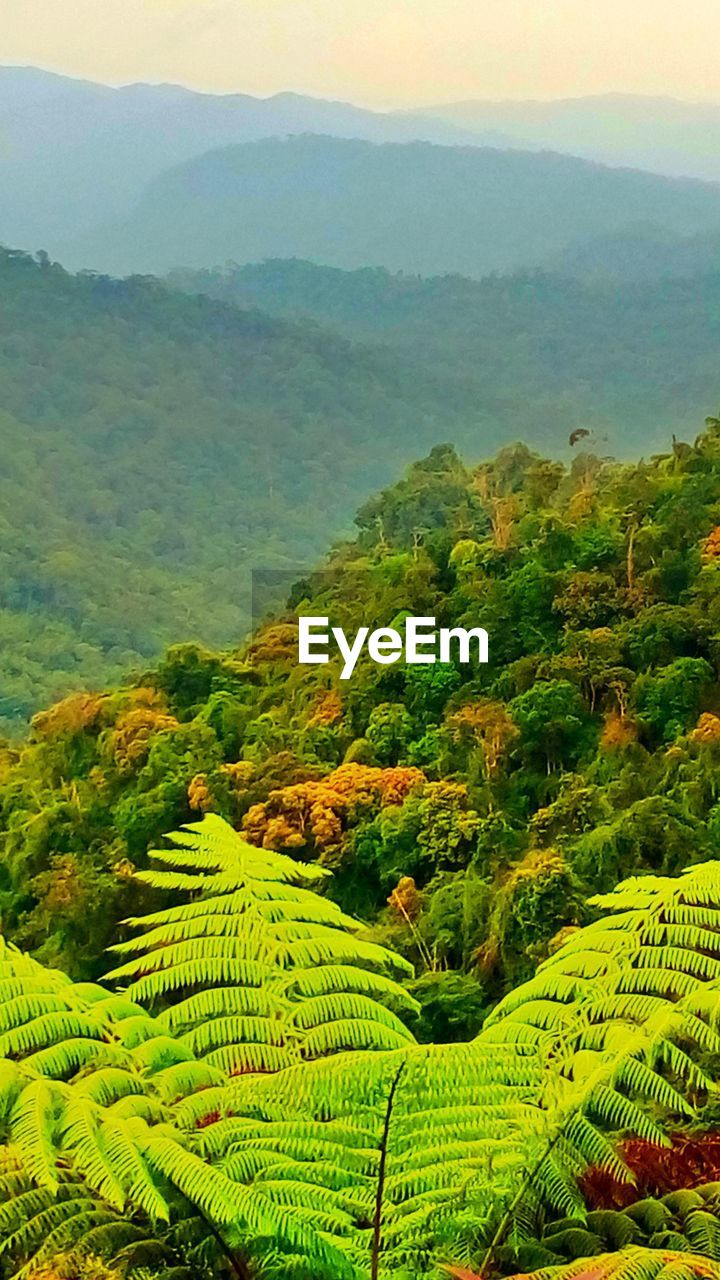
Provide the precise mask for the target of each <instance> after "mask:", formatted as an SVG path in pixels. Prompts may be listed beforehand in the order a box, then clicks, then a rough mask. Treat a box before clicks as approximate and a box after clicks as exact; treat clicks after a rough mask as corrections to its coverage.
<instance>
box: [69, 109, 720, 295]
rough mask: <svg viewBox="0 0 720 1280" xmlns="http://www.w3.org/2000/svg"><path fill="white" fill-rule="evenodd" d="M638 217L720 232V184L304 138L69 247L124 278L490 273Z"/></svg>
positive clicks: (570, 160) (227, 157)
mask: <svg viewBox="0 0 720 1280" xmlns="http://www.w3.org/2000/svg"><path fill="white" fill-rule="evenodd" d="M636 223H653V224H654V225H656V226H658V227H661V228H663V229H665V230H666V231H670V232H677V233H679V234H682V235H692V234H694V233H698V232H704V231H705V232H712V231H714V232H717V229H718V226H720V188H719V187H718V186H717V185H716V184H715V183H702V182H697V181H689V180H688V181H683V180H681V179H676V178H666V177H663V176H662V175H659V174H654V173H643V172H640V171H636V170H632V169H613V168H608V167H605V166H602V165H599V164H592V163H590V162H589V161H586V160H580V159H578V158H577V157H575V156H568V155H558V154H555V153H553V152H550V151H546V152H533V151H515V150H509V151H504V150H500V149H498V148H493V147H482V146H469V147H468V146H465V147H459V146H457V147H456V146H450V147H448V146H433V145H431V144H429V143H425V142H410V143H404V144H396V143H385V144H383V145H382V146H377V145H374V144H372V143H370V142H365V141H360V140H358V139H345V138H331V137H325V136H322V135H310V134H308V135H307V136H302V137H291V138H287V139H282V138H264V139H261V140H259V141H257V142H248V143H244V144H242V145H241V146H231V147H222V148H218V149H217V150H212V151H208V152H207V153H206V154H205V155H202V156H199V157H198V158H196V159H193V160H189V161H187V162H186V163H185V164H182V165H177V166H176V167H174V168H171V169H168V170H167V171H166V172H165V173H163V174H161V175H160V176H159V177H158V178H156V179H154V181H152V182H151V183H149V184H148V186H147V188H146V189H145V192H144V194H143V197H142V199H141V200H139V201H138V203H137V206H136V208H135V209H134V210H133V212H132V214H131V215H130V216H129V217H128V218H127V219H126V220H125V221H124V222H122V223H121V224H119V225H117V226H110V227H104V228H100V229H99V230H98V231H97V232H95V233H92V232H90V233H87V234H84V235H82V236H81V237H78V239H77V240H76V242H75V243H74V244H68V245H67V246H64V245H63V246H61V256H63V257H69V258H70V260H71V261H72V262H73V263H81V264H82V265H83V266H87V267H93V268H96V269H99V270H103V271H114V272H128V271H152V272H156V273H157V272H159V271H168V270H171V269H172V268H173V267H206V266H207V265H208V264H209V263H213V262H225V261H226V260H227V259H228V258H231V259H234V260H235V261H237V262H255V261H258V260H261V259H262V258H266V257H274V258H278V257H283V258H289V257H302V258H311V259H313V260H314V261H316V262H319V263H325V264H327V265H329V266H335V267H345V268H355V267H364V266H368V265H369V266H382V267H386V268H388V269H389V270H391V271H408V272H420V273H421V274H423V275H430V274H439V273H444V272H459V273H461V274H462V275H466V276H471V277H475V278H481V277H483V276H485V275H487V274H488V273H489V272H491V271H511V270H517V269H519V268H533V267H538V266H541V265H545V264H547V263H548V262H549V261H551V260H553V259H554V258H556V257H557V255H558V254H561V253H562V252H563V251H564V250H565V249H567V248H569V247H570V246H571V245H573V244H574V243H575V242H576V241H577V240H583V239H587V238H592V237H595V236H599V235H604V234H607V233H608V232H612V231H618V230H621V229H622V228H625V227H629V226H632V225H633V224H636ZM54 251H55V252H57V250H54Z"/></svg>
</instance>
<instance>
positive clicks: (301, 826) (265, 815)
mask: <svg viewBox="0 0 720 1280" xmlns="http://www.w3.org/2000/svg"><path fill="white" fill-rule="evenodd" d="M424 781H425V776H424V774H423V773H421V771H420V770H419V769H401V768H395V769H375V768H371V767H370V766H369V765H363V764H343V765H340V767H339V768H338V769H335V770H334V771H333V772H332V773H329V774H328V775H327V777H325V778H319V779H310V780H308V781H306V782H298V783H296V784H295V785H293V786H289V787H283V788H281V789H279V790H275V791H271V792H270V796H269V798H268V799H267V800H266V801H265V802H264V803H263V804H255V805H253V806H252V808H250V809H249V810H248V812H247V814H246V815H245V819H244V822H243V828H244V831H245V835H246V836H247V838H248V840H250V841H251V842H252V843H253V844H258V845H262V847H263V848H264V849H277V850H281V849H303V848H311V849H313V850H314V851H315V852H317V853H318V854H319V855H320V858H321V860H329V859H333V860H336V859H337V858H338V857H339V856H340V855H341V853H342V847H343V837H344V834H345V832H346V830H347V828H348V827H349V826H351V825H352V824H353V822H354V821H355V819H356V818H357V816H358V814H359V813H360V812H363V811H365V812H366V811H368V810H370V811H373V810H377V809H381V808H384V807H386V806H387V805H395V804H402V802H403V800H404V799H405V798H406V796H407V795H408V794H409V793H410V791H412V789H413V787H416V786H418V785H419V784H422V783H423V782H424Z"/></svg>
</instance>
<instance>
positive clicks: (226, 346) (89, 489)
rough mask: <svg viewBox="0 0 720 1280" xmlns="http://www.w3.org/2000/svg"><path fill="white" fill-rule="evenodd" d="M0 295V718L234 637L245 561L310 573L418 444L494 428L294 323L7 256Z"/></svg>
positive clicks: (433, 388)
mask: <svg viewBox="0 0 720 1280" xmlns="http://www.w3.org/2000/svg"><path fill="white" fill-rule="evenodd" d="M0 289H1V299H0V415H1V416H0V424H1V433H2V460H1V461H0V475H1V476H2V495H3V523H2V525H1V526H0V557H1V561H2V585H1V587H0V645H1V647H2V660H1V662H0V719H2V720H4V721H5V723H9V722H14V723H15V724H16V726H19V725H20V724H21V722H22V720H23V718H24V717H26V716H27V715H28V714H29V712H31V711H32V710H35V709H36V708H37V707H38V706H39V705H42V704H43V703H44V702H47V701H48V700H49V699H50V698H52V697H53V696H56V695H57V693H59V692H61V691H63V690H67V689H69V688H73V687H79V686H82V687H86V686H88V685H90V686H95V687H97V686H98V685H100V684H104V683H106V682H107V681H109V680H113V679H117V678H119V677H120V676H121V675H123V674H126V673H127V672H128V670H130V669H131V668H138V667H142V666H143V665H144V664H145V663H146V662H147V661H148V660H149V659H151V658H154V657H155V656H156V655H157V654H158V652H159V650H160V648H161V647H162V645H163V643H166V642H169V641H170V640H173V639H176V638H177V637H178V636H182V637H186V638H191V637H195V638H197V639H202V640H204V641H205V642H207V643H214V644H221V643H222V644H225V643H228V642H231V641H233V640H234V641H236V642H237V641H239V640H240V639H241V637H242V636H243V635H244V634H245V631H246V629H247V626H248V623H249V599H248V593H249V585H250V574H251V571H252V570H253V569H265V568H268V567H272V566H283V565H287V566H289V567H292V568H297V567H298V566H303V565H304V564H306V563H307V562H308V560H312V558H313V557H314V556H316V555H317V554H318V553H319V551H320V549H321V548H322V547H323V546H324V545H326V544H327V542H328V541H329V539H330V538H331V537H332V536H333V535H334V534H335V533H336V532H337V531H338V530H340V529H341V528H343V527H344V526H346V525H347V524H349V522H350V520H351V517H352V511H353V509H354V507H355V505H356V504H357V502H358V501H359V500H360V498H361V497H362V496H363V495H365V494H367V493H369V492H370V491H371V490H372V489H373V488H374V487H375V486H376V485H377V484H378V482H383V481H384V480H387V479H389V478H390V477H391V476H392V474H393V471H394V469H395V467H396V466H397V465H402V464H403V463H404V462H406V461H407V460H409V459H410V458H411V457H412V455H413V452H414V450H416V449H417V442H418V439H424V441H425V442H426V443H427V445H428V446H429V445H430V443H431V442H432V441H433V440H434V439H437V437H438V435H439V434H444V433H445V432H449V433H450V434H452V435H454V436H456V437H459V438H464V440H465V441H466V442H469V441H470V439H472V438H473V436H475V435H476V438H478V439H482V438H483V436H484V434H485V432H486V431H487V433H488V434H489V435H490V436H492V434H493V432H494V431H495V430H496V428H495V426H494V424H493V423H492V421H491V418H490V413H489V411H485V413H483V411H482V409H481V408H480V407H479V406H476V405H475V404H474V403H473V397H472V395H471V394H470V393H469V392H468V390H467V389H463V388H462V387H458V388H454V387H451V386H450V385H449V379H448V378H447V376H446V375H445V374H444V373H443V372H442V371H439V374H438V376H437V377H433V376H432V374H427V375H426V374H425V373H424V372H423V371H421V370H420V369H419V368H418V367H417V365H413V366H412V367H410V368H407V369H404V368H403V367H402V365H399V364H398V362H397V361H396V360H394V359H390V358H388V357H387V356H385V355H383V354H382V353H380V352H373V351H371V350H368V349H364V348H361V347H357V346H355V347H353V346H351V345H350V344H349V343H348V342H347V341H346V340H344V339H342V338H339V337H335V336H333V335H331V334H327V333H322V332H321V331H319V330H318V329H317V328H316V327H315V326H311V325H308V324H304V325H297V324H286V323H283V322H280V321H277V320H273V319H270V318H268V317H267V316H263V315H260V314H259V313H257V312H248V311H245V312H243V311H239V310H236V309H235V308H231V307H227V306H222V305H218V304H215V303H212V302H209V301H207V300H203V299H193V298H188V297H183V296H181V295H178V294H170V293H167V292H166V291H165V290H164V289H162V288H161V287H160V286H159V285H157V284H155V283H153V282H151V281H141V280H135V281H128V282H118V281H112V280H109V279H94V278H92V277H89V276H70V275H67V274H66V273H65V272H63V271H62V270H61V269H60V268H59V267H54V266H50V265H48V264H47V263H46V262H45V261H44V260H41V261H40V262H35V261H33V260H32V259H30V258H27V257H25V256H23V255H18V254H12V253H9V252H8V253H4V254H2V255H0ZM495 438H496V439H497V436H496V437H495ZM379 439H381V440H382V448H381V449H379V448H378V446H377V442H378V440H379Z"/></svg>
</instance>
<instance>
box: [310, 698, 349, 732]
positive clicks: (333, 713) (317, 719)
mask: <svg viewBox="0 0 720 1280" xmlns="http://www.w3.org/2000/svg"><path fill="white" fill-rule="evenodd" d="M342 713H343V709H342V701H341V699H340V694H339V693H337V692H336V691H335V689H328V691H327V692H326V693H322V694H321V695H320V697H319V698H318V700H317V702H316V704H315V707H314V709H313V712H312V715H311V716H310V719H309V720H308V728H310V729H313V728H315V727H316V726H317V725H331V724H337V722H338V720H342Z"/></svg>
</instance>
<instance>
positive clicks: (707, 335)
mask: <svg viewBox="0 0 720 1280" xmlns="http://www.w3.org/2000/svg"><path fill="white" fill-rule="evenodd" d="M172 279H173V280H174V281H175V282H176V283H178V284H180V285H181V286H183V287H185V288H194V289H199V290H201V291H204V292H207V293H209V294H211V295H212V296H215V297H218V298H222V299H225V300H227V301H234V302H236V303H237V304H238V305H240V306H258V307H261V308H262V309H263V310H265V311H268V312H271V313H273V314H275V315H278V316H284V317H288V318H290V317H295V318H300V317H305V318H307V317H312V318H314V319H316V320H318V321H320V322H321V323H322V324H325V325H330V326H332V327H333V328H334V329H338V330H340V331H342V332H343V333H345V334H346V335H348V336H349V337H352V338H354V339H360V340H362V341H366V342H367V341H375V342H382V343H383V344H386V345H388V346H391V347H392V348H393V350H395V351H399V352H401V353H402V354H403V355H404V356H405V357H406V358H408V357H410V356H411V357H412V358H413V359H414V360H416V361H417V362H418V365H419V366H421V367H425V368H432V367H435V368H438V369H440V368H441V369H444V370H446V371H447V373H448V374H451V375H453V376H454V377H455V378H456V379H458V380H461V381H462V382H463V383H466V382H468V381H469V382H470V383H471V384H472V385H473V386H474V387H475V388H476V395H477V402H478V404H482V405H488V406H490V405H491V406H492V411H493V413H494V414H495V415H496V417H497V420H498V422H501V423H502V424H503V427H504V430H505V433H506V434H505V439H512V438H514V437H515V436H517V435H525V437H526V438H528V439H532V441H533V442H536V443H537V442H538V441H540V440H542V441H543V447H545V448H549V449H550V450H551V451H556V450H557V449H558V446H559V445H561V444H563V443H564V439H565V438H566V436H567V433H568V432H569V431H570V430H572V429H573V427H577V426H586V427H592V428H595V429H596V430H597V431H598V432H599V434H600V435H601V436H605V437H606V439H605V442H604V445H603V447H604V448H606V449H607V448H609V449H610V451H611V452H614V453H620V454H622V455H623V456H627V455H628V452H629V451H631V450H636V451H637V452H652V450H653V449H654V448H660V447H661V446H662V443H663V441H664V440H665V439H667V438H668V437H669V435H670V434H671V433H672V432H673V431H677V432H681V433H682V432H683V431H686V430H689V431H692V432H694V429H695V424H696V423H697V422H699V421H702V419H703V417H704V416H705V414H706V413H707V412H708V410H709V409H711V408H712V407H713V406H714V405H715V403H716V402H717V400H718V393H719V391H720V381H719V379H718V350H719V348H720V272H714V273H712V272H709V273H706V274H704V275H702V276H700V277H697V278H696V277H694V276H691V277H689V278H687V279H685V278H682V277H679V278H677V279H667V280H660V281H656V282H649V283H644V284H643V285H642V286H639V285H638V284H636V283H634V282H633V283H630V284H624V283H623V284H617V283H610V284H608V282H607V279H606V277H605V275H603V279H602V281H601V283H599V284H597V285H592V284H587V283H583V282H580V281H578V280H574V279H572V278H569V277H563V276H561V275H558V274H555V275H551V274H547V275H542V274H539V273H538V274H532V275H516V276H507V277H495V278H491V279H487V280H482V281H475V280H468V279H463V278H461V277H459V276H448V277H436V278H431V279H423V278H418V277H414V276H399V275H391V274H389V273H388V272H386V271H381V270H362V271H354V272H343V271H340V270H337V269H333V268H328V267H318V266H316V265H313V264H312V263H308V262H301V261H279V262H275V261H272V262H266V263H264V264H259V265H250V266H247V267H239V268H234V269H233V268H230V269H228V270H226V271H219V272H208V271H204V272H198V273H192V272H187V273H185V272H178V273H175V275H174V276H173V277H172ZM513 415H514V416H513ZM553 423H554V424H555V430H554V431H553ZM566 426H567V428H568V432H564V427H566Z"/></svg>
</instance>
